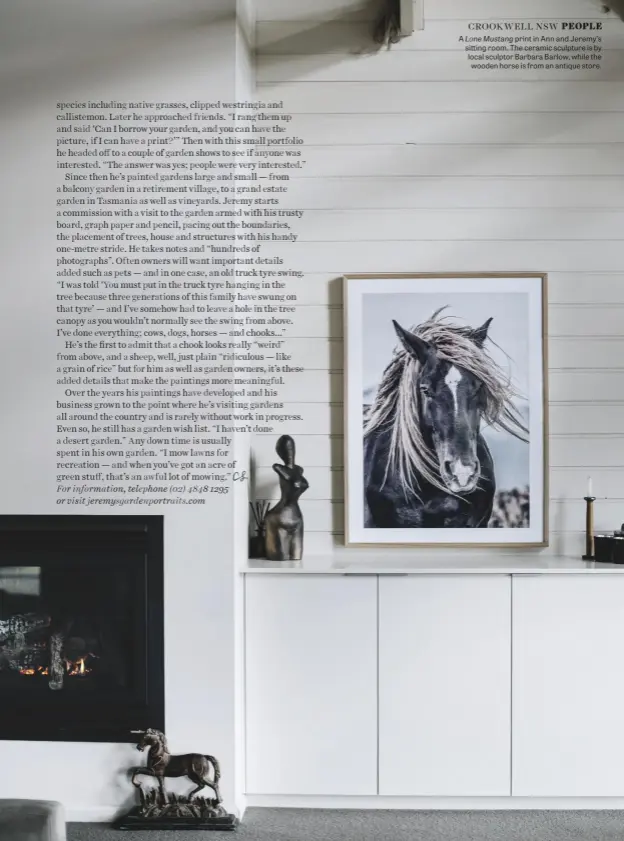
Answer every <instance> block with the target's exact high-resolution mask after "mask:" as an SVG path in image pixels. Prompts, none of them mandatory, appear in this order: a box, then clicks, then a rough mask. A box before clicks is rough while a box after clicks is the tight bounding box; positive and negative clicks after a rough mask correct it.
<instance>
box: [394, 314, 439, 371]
mask: <svg viewBox="0 0 624 841" xmlns="http://www.w3.org/2000/svg"><path fill="white" fill-rule="evenodd" d="M392 324H393V325H394V329H395V330H396V334H397V336H398V337H399V339H400V340H401V344H402V345H403V347H404V348H405V350H406V351H407V352H408V353H409V354H410V356H413V357H414V359H417V360H418V361H419V362H420V364H421V365H424V364H425V362H426V361H427V359H428V358H429V354H430V353H432V352H433V348H432V347H431V345H430V344H429V342H426V341H425V340H424V339H421V338H420V337H419V336H416V335H415V334H414V333H410V332H409V330H404V329H403V328H402V327H401V325H400V324H398V323H397V322H396V321H394V319H393V321H392Z"/></svg>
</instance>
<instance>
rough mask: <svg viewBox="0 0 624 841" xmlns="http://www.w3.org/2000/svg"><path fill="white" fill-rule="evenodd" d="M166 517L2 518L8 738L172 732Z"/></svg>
mask: <svg viewBox="0 0 624 841" xmlns="http://www.w3.org/2000/svg"><path fill="white" fill-rule="evenodd" d="M163 671H164V646H163V518H162V517H157V516H145V517H141V516H13V517H12V516H4V517H0V739H28V740H45V741H85V742H96V741H97V742H132V741H133V740H134V739H135V737H134V736H133V735H132V733H131V731H133V730H145V729H147V728H148V727H154V728H157V729H158V728H160V729H164V680H163V678H164V675H163Z"/></svg>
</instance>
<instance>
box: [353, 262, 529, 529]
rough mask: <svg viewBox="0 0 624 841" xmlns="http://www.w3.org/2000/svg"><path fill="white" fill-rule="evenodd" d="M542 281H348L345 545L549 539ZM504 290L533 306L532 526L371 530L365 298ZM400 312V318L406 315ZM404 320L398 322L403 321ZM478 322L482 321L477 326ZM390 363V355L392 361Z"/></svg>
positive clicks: (369, 278) (450, 279) (502, 278)
mask: <svg viewBox="0 0 624 841" xmlns="http://www.w3.org/2000/svg"><path fill="white" fill-rule="evenodd" d="M542 287H543V278H542V277H541V276H518V277H505V276H501V277H444V276H438V277H406V278H384V277H367V278H349V277H347V278H346V279H345V284H344V305H345V374H346V384H347V385H346V405H345V412H346V419H345V428H346V443H347V446H346V449H345V476H346V483H347V493H346V512H345V526H346V542H347V544H371V545H375V544H380V543H382V544H393V543H394V544H414V543H422V544H435V543H439V544H458V545H461V544H463V545H467V546H470V545H473V546H474V545H485V544H506V545H509V546H514V545H516V546H522V545H525V544H536V543H537V544H539V543H543V542H544V541H545V539H546V535H545V528H544V526H545V523H544V492H545V452H544V370H543V354H544V347H543V345H544V337H543V300H542V298H543V294H542ZM444 292H447V293H449V294H453V293H455V294H458V293H466V292H472V293H485V294H488V293H490V294H500V293H501V292H508V293H516V294H518V293H520V294H524V295H526V299H527V307H528V311H529V319H528V330H529V336H528V347H529V360H528V371H529V389H528V394H527V397H528V402H529V406H530V416H529V441H530V445H529V475H530V482H529V489H530V525H529V527H528V528H522V529H514V528H496V529H476V530H475V529H429V528H427V529H401V528H396V529H379V528H373V529H366V528H364V505H363V499H364V459H363V423H362V395H363V392H364V388H365V386H366V383H365V381H364V371H363V359H364V354H363V342H364V341H365V337H364V336H363V335H362V333H363V331H362V323H363V297H364V296H365V295H367V294H380V293H383V294H385V295H387V294H392V293H396V294H419V293H436V294H439V293H444ZM399 317H400V315H399ZM397 320H399V319H397ZM474 326H475V327H476V326H479V325H474ZM387 361H388V362H389V361H390V360H389V359H388V360H387Z"/></svg>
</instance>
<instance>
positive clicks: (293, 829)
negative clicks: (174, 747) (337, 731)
mask: <svg viewBox="0 0 624 841" xmlns="http://www.w3.org/2000/svg"><path fill="white" fill-rule="evenodd" d="M226 837H229V838H232V841H383V840H385V839H387V840H388V841H616V839H617V841H624V812H619V811H618V812H615V811H596V812H594V811H592V812H589V811H583V812H581V811H575V812H568V811H566V812H559V811H547V812H533V811H531V812H405V811H385V810H384V811H360V810H357V811H356V810H353V811H351V810H330V809H250V810H249V811H248V812H247V814H246V815H245V820H244V822H243V823H242V824H241V826H240V827H239V828H238V830H237V832H235V833H233V832H228V833H217V832H165V831H163V832H116V831H114V830H112V829H110V828H108V827H106V826H105V825H104V824H84V823H83V824H79V823H74V824H70V825H69V830H68V841H171V839H174V838H175V839H177V841H182V839H185V838H186V839H187V841H195V839H209V838H212V839H213V841H216V839H217V838H222V839H225V838H226Z"/></svg>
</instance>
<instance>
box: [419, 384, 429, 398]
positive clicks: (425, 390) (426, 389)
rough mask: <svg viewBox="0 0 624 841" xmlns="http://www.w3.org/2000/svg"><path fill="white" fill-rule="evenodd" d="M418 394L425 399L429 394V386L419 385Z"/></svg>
mask: <svg viewBox="0 0 624 841" xmlns="http://www.w3.org/2000/svg"><path fill="white" fill-rule="evenodd" d="M420 393H421V394H424V395H425V397H426V396H427V395H428V394H429V386H428V385H421V386H420Z"/></svg>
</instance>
